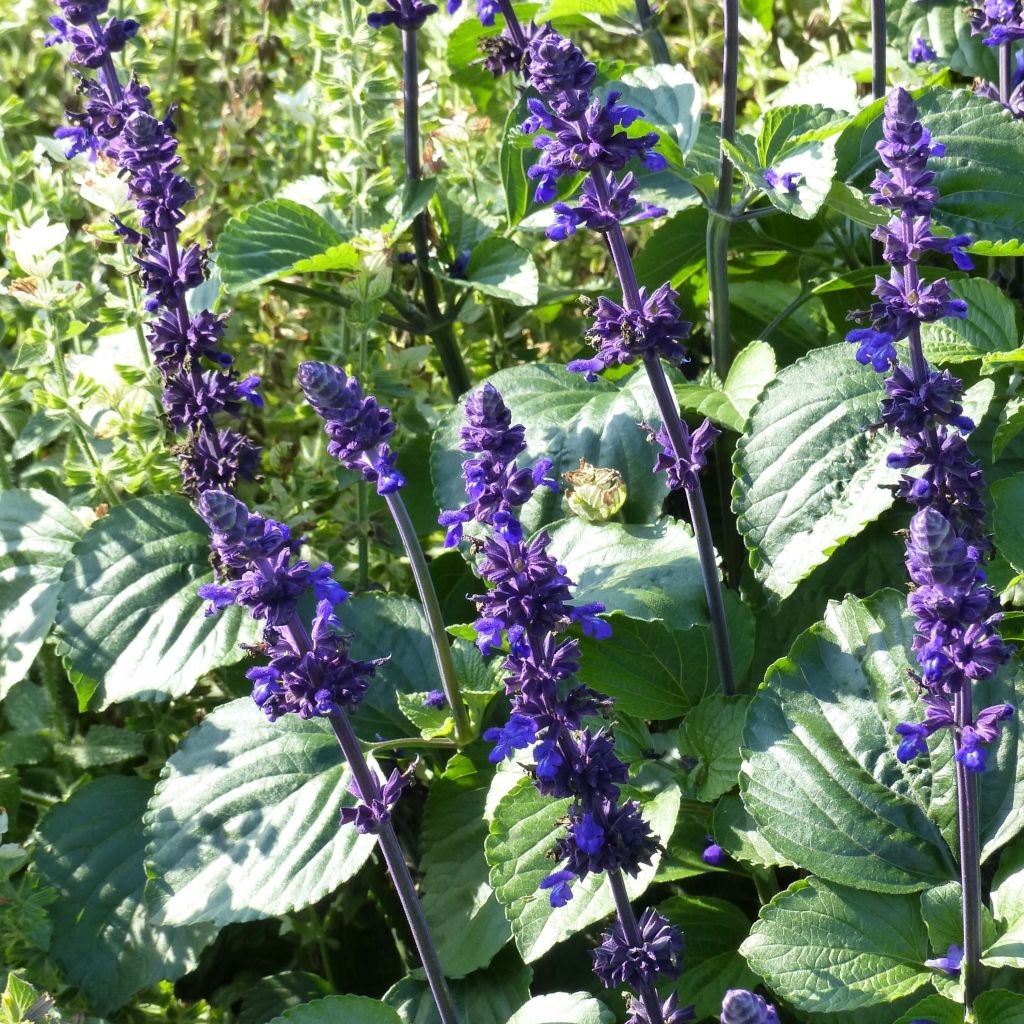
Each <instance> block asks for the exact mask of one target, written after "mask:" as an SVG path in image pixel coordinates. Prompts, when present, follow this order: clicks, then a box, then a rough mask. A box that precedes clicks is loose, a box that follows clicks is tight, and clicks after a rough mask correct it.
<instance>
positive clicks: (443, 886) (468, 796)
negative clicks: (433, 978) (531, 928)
mask: <svg viewBox="0 0 1024 1024" xmlns="http://www.w3.org/2000/svg"><path fill="white" fill-rule="evenodd" d="M493 775H494V769H493V767H492V766H489V765H488V762H487V750H486V749H485V748H484V746H483V745H482V744H481V745H478V746H476V747H474V748H472V750H471V752H467V753H464V754H456V755H455V756H454V757H453V758H452V759H451V760H450V761H449V762H448V764H447V766H446V767H445V771H444V774H443V775H442V776H441V777H440V778H439V779H437V780H436V781H435V782H434V784H433V785H432V786H431V787H430V794H429V796H428V797H427V804H426V807H425V808H424V811H423V826H422V849H423V855H422V858H421V860H420V871H421V873H422V875H423V881H422V883H421V893H422V895H421V899H422V902H423V913H424V914H425V916H426V918H427V924H428V925H429V926H430V931H431V934H432V935H433V937H434V943H435V944H436V946H437V951H438V955H439V956H440V958H441V965H442V967H443V968H444V972H445V975H446V976H447V977H449V978H461V977H464V976H465V975H467V974H469V973H471V972H472V971H475V970H478V969H480V968H482V967H486V966H487V965H488V964H489V963H490V962H491V960H492V959H493V958H494V956H495V954H496V953H497V952H498V950H500V949H501V947H502V946H504V945H505V943H506V942H508V940H509V939H510V938H511V937H512V932H511V929H510V928H509V924H508V921H507V920H506V918H505V912H504V909H503V908H502V906H501V904H500V903H499V902H498V900H497V898H496V897H495V895H494V892H493V890H492V889H491V887H490V884H489V883H488V874H489V870H490V869H489V868H488V865H487V860H486V858H485V857H484V842H485V840H486V839H487V832H488V829H487V821H486V820H485V819H484V815H483V809H484V803H485V801H486V799H487V790H488V787H489V786H490V782H491V778H492V776H493Z"/></svg>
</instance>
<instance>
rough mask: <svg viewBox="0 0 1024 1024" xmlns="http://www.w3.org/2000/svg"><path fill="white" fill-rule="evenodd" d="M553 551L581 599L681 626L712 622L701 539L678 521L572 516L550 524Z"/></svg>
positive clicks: (577, 597) (582, 602)
mask: <svg viewBox="0 0 1024 1024" xmlns="http://www.w3.org/2000/svg"><path fill="white" fill-rule="evenodd" d="M549 533H550V536H551V543H550V545H549V550H550V552H551V554H552V555H554V557H555V558H557V559H558V561H559V562H560V563H561V564H562V565H564V566H565V567H566V570H567V571H568V574H569V578H570V579H572V580H575V582H576V591H575V600H576V602H577V603H578V604H588V603H590V602H592V601H600V602H602V603H603V604H604V606H605V608H607V609H608V610H609V611H618V612H622V613H623V614H625V615H629V616H630V617H632V618H634V619H642V620H644V621H646V622H649V621H651V620H662V621H665V622H671V623H672V625H673V626H674V627H675V628H677V629H686V628H688V627H689V626H692V625H694V624H695V623H700V624H704V623H706V622H707V605H706V603H705V599H704V584H703V581H702V577H701V573H700V559H699V558H698V556H697V542H696V541H695V540H694V539H693V536H692V534H691V533H690V531H689V530H688V529H687V528H686V527H685V526H684V525H683V524H682V523H679V522H674V521H671V520H662V521H661V522H659V523H657V524H656V525H654V526H623V525H622V524H621V523H586V522H584V521H583V520H581V519H567V520H565V521H563V522H561V523H558V524H556V525H555V526H553V527H551V529H550V531H549Z"/></svg>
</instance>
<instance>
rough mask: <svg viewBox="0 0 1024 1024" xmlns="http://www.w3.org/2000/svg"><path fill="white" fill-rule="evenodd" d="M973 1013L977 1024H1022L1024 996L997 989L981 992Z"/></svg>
mask: <svg viewBox="0 0 1024 1024" xmlns="http://www.w3.org/2000/svg"><path fill="white" fill-rule="evenodd" d="M974 1011H975V1016H976V1017H977V1022H978V1024H1024V995H1021V993H1020V992H1006V991H1000V990H998V989H997V990H995V991H992V992H982V993H981V995H979V996H978V998H977V1001H976V1002H975V1004H974Z"/></svg>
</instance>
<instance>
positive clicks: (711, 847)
mask: <svg viewBox="0 0 1024 1024" xmlns="http://www.w3.org/2000/svg"><path fill="white" fill-rule="evenodd" d="M704 844H705V845H704V852H703V853H702V854H701V855H700V859H701V860H702V861H704V863H705V864H708V865H710V866H711V867H713V868H720V867H721V866H722V865H723V864H724V863H725V862H726V860H728V854H727V853H726V852H725V850H723V849H722V847H721V846H719V845H718V843H716V842H715V837H714V836H705V837H704Z"/></svg>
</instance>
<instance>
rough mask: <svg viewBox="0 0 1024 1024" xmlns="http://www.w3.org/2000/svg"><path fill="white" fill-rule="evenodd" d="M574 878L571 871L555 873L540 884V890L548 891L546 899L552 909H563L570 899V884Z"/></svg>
mask: <svg viewBox="0 0 1024 1024" xmlns="http://www.w3.org/2000/svg"><path fill="white" fill-rule="evenodd" d="M575 878H576V876H575V875H574V874H573V873H572V872H571V871H564V870H563V871H555V872H554V873H553V874H550V875H548V876H547V878H545V879H543V880H542V881H541V883H540V887H541V889H544V890H549V894H548V898H549V900H550V901H551V906H553V907H556V908H557V907H564V906H565V905H566V903H568V902H569V900H571V899H572V883H573V881H574V880H575Z"/></svg>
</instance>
